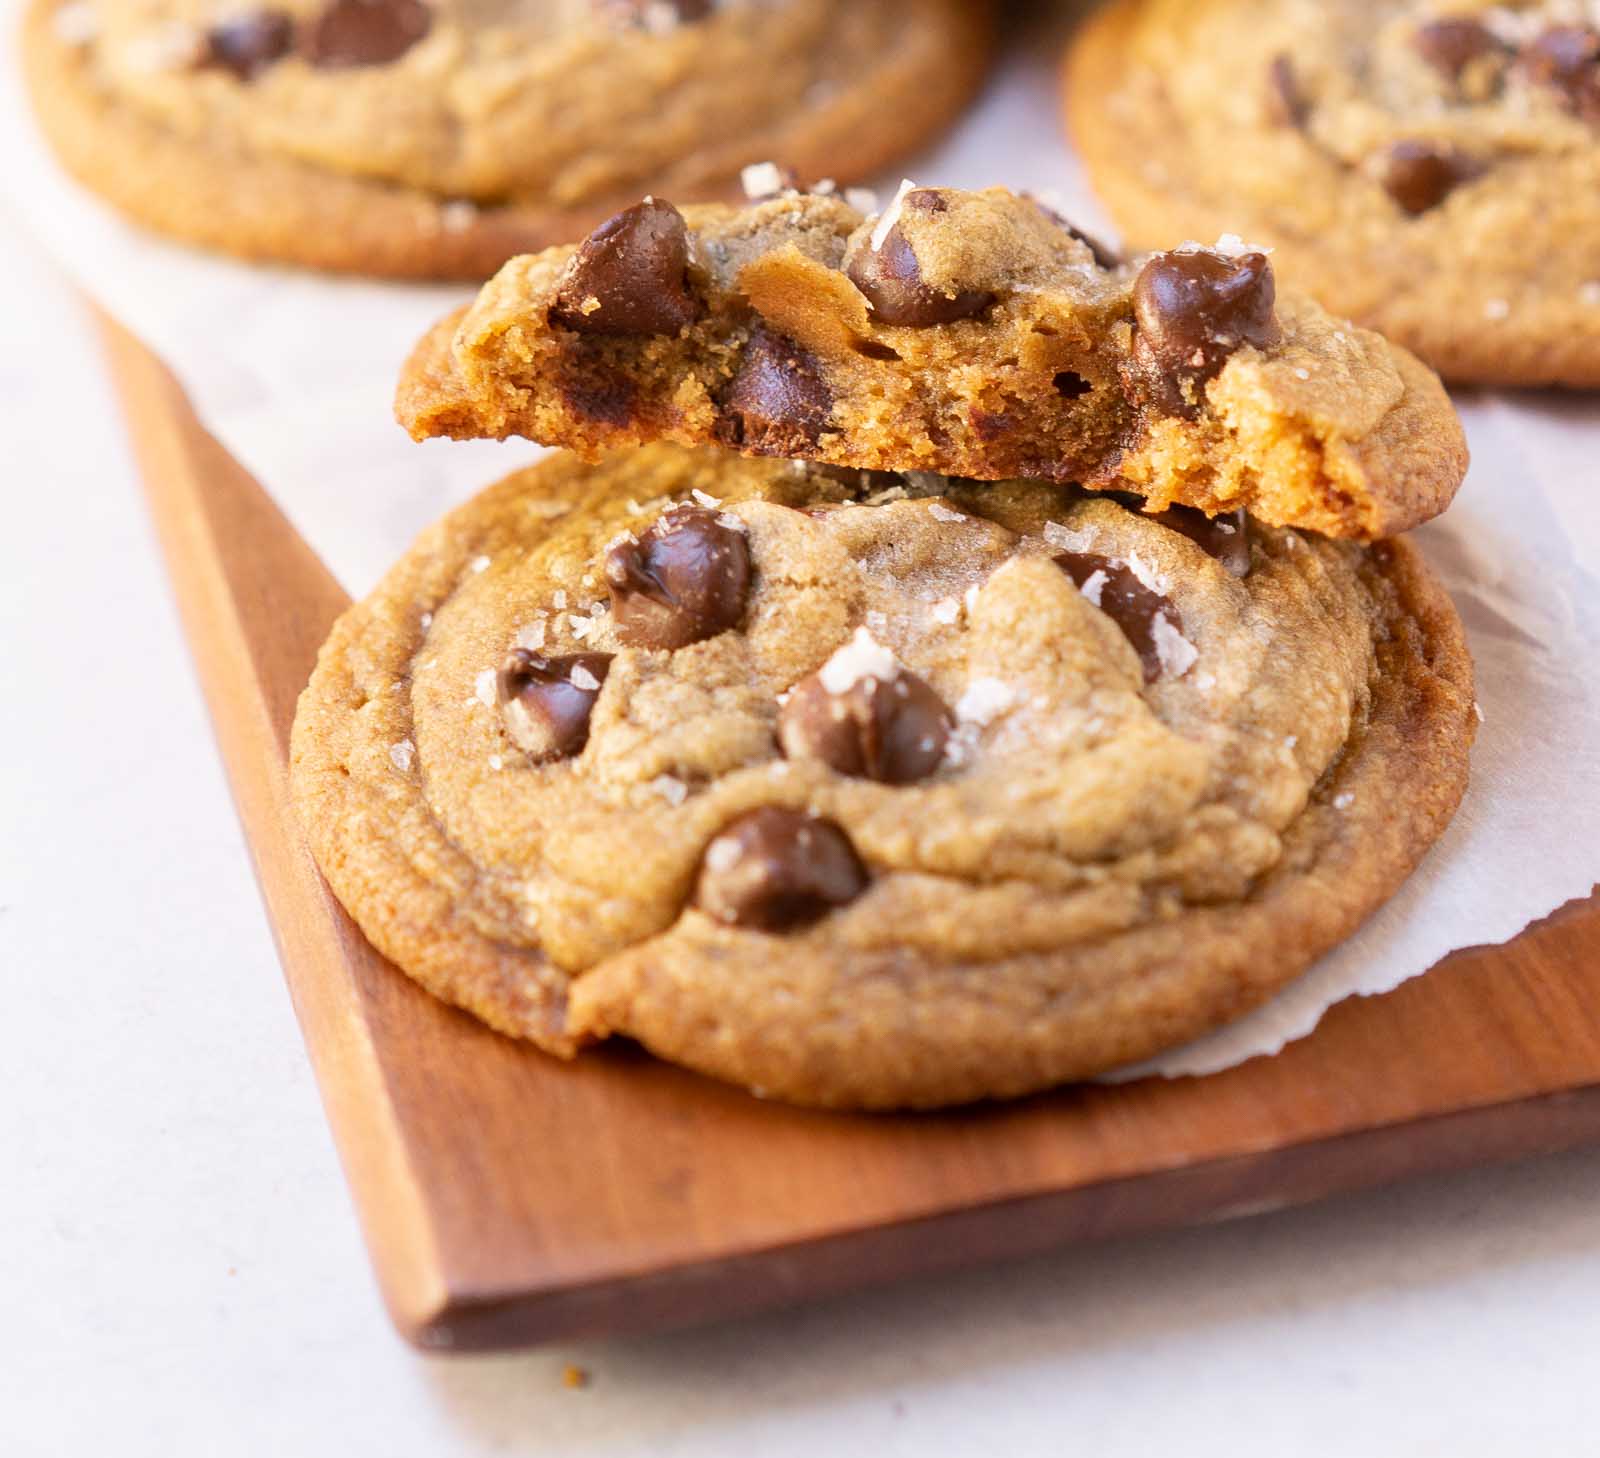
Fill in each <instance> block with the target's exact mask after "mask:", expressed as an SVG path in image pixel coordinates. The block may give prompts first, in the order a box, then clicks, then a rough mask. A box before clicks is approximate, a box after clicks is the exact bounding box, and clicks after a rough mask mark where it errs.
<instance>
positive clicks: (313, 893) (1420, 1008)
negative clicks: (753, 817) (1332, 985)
mask: <svg viewBox="0 0 1600 1458" xmlns="http://www.w3.org/2000/svg"><path fill="white" fill-rule="evenodd" d="M105 332H106V339H107V344H108V347H109V351H110V356H111V359H112V362H113V365H114V369H115V373H116V376H117V378H118V380H119V382H120V386H121V390H122V394H123V398H124V403H125V405H126V408H127V413H128V417H129V420H130V422H131V426H132V433H133V438H134V442H135V445H136V448H137V451H138V454H139V457H140V461H141V464H142V466H143V470H144V475H145V480H146V483H147V486H148V490H149V497H150V504H151V508H152V511H153V513H154V516H155V520H156V524H157V526H158V528H159V531H160V535H161V540H162V544H163V547H164V549H165V552H166V556H167V559H168V564H169V567H170V569H171V575H172V580H173V583H174V586H175V589H176V592H177V597H178V602H179V606H180V608H181V610H182V614H183V619H184V622H185V624H186V626H187V629H188V635H189V639H190V643H191V646H192V648H193V652H194V657H195V661H196V663H197V665H198V667H199V671H200V678H201V681H202V683H203V685H204V688H205V693H206V697H207V699H208V701H209V704H210V709H211V715H212V719H213V721H214V724H215V728H216V734H217V739H218V742H219V744H220V746H221V750H222V755H223V759H224V760H225V762H226V764H227V769H228V774H229V776H230V778H231V780H232V784H233V793H234V799H235V801H236V803H237V805H238V808H239V814H240V817H241V818H242V820H243V822H244V828H245V831H246V833H247V835H248V838H249V841H250V846H251V850H252V854H253V856H254V860H255V866H256V872H257V875H258V877H259V879H260V883H261V889H262V892H263V895H264V897H265V899H266V904H267V911H268V915H269V916H270V918H271V921H272V926H273V930H274V932H275V934H276V937H277V942H278V948H279V951H280V953H281V955H282V958H283V965H284V970H285V972H286V973H287V976H288V981H289V988H290V992H291V994H292V995H293V998H294V1004H295V1009H296V1012H297V1013H298V1015H299V1018H300V1024H301V1027H302V1029H303V1030H304V1033H305V1039H306V1043H307V1045H308V1047H309V1048H310V1051H311V1057H312V1061H313V1063H314V1064H315V1067H316V1073H317V1078H318V1080H319V1082H320V1085H321V1089H322V1096H323V1100H324V1102H325V1104H326V1107H327V1111H328V1117H329V1119H330V1120H331V1122H332V1125H333V1130H334V1134H335V1137H336V1139H337V1142H338V1146H339V1151H340V1154H341V1157H342V1159H343V1161H344V1166H345V1170H346V1173H347V1175H348V1178H349V1181H350V1185H351V1188H352V1190H353V1191H354V1193H355V1199H356V1205H357V1207H358V1210H359V1213H360V1218H361V1223H362V1226H363V1228H364V1230H365V1233H366V1238H367V1242H368V1245H369V1246H370V1248H371V1251H372V1257H373V1261H374V1263H375V1264H376V1267H377V1271H378V1277H379V1280H380V1283H381V1285H382V1288H383V1292H384V1295H385V1298H386V1300H387V1301H388V1304H389V1309H390V1310H391V1312H392V1313H393V1315H394V1320H395V1322H396V1324H397V1325H398V1326H399V1328H400V1330H401V1332H402V1333H404V1335H405V1336H406V1337H408V1338H409V1339H410V1340H412V1341H414V1342H416V1343H418V1344H419V1345H421V1346H425V1347H429V1348H460V1349H470V1348H478V1349H482V1348H494V1347H507V1346H513V1345H518V1344H524V1343H530V1342H537V1341H546V1340H550V1339H553V1338H558V1337H577V1336H590V1335H601V1334H608V1333H620V1332H631V1331H637V1330H641V1329H646V1328H653V1327H664V1326H669V1325H674V1324H681V1323H689V1322H695V1321H702V1320H706V1319H710V1318H714V1317H720V1316H727V1315H730V1314H734V1313H738V1312H745V1311H750V1310H753V1309H756V1308H759V1307H765V1306H772V1305H777V1304H781V1303H785V1302H792V1301H796V1300H800V1299H803V1298H808V1297H813V1296H817V1295H820V1294H822V1293H825V1292H830V1291H838V1290H842V1289H845V1288H848V1287H851V1286H857V1285H861V1284H864V1283H867V1282H875V1281H885V1280H889V1279H893V1278H898V1277H903V1276H909V1275H912V1274H916V1273H922V1272H929V1271H934V1270H938V1269H941V1268H946V1267H951V1266H955V1265H959V1264H965V1263H969V1262H976V1261H982V1260H989V1259H992V1258H996V1257H1001V1256H1008V1255H1015V1254H1020V1253H1023V1252H1028V1251H1034V1250H1039V1249H1042V1248H1044V1247H1047V1246H1052V1245H1056V1244H1059V1243H1062V1242H1065V1241H1071V1240H1082V1239H1085V1238H1089V1237H1093V1236H1098V1235H1103V1234H1111V1233H1121V1232H1126V1231H1129V1230H1134V1229H1142V1228H1151V1227H1155V1226H1161V1225H1174V1224H1178V1223H1182V1222H1190V1221H1202V1220H1217V1219H1222V1218H1226V1217H1229V1216H1234V1215H1243V1214H1247V1213H1252V1212H1256V1211H1261V1210H1269V1209H1273V1208H1276V1207H1279V1206H1283V1205H1288V1204H1292V1203H1295V1202H1299V1201H1306V1200H1312V1199H1315V1198H1318V1197H1319V1196H1323V1195H1327V1194H1330V1193H1332V1192H1334V1191H1338V1190H1348V1189H1354V1188H1357V1187H1359V1186H1363V1185H1371V1184H1375V1183H1378V1182H1380V1181H1384V1180H1389V1179H1393V1178H1396V1177H1399V1176H1402V1175H1408V1174H1413V1173H1416V1172H1418V1171H1423V1170H1434V1169H1444V1168H1449V1167H1452V1166H1458V1165H1465V1164H1469V1163H1474V1162H1477V1161H1480V1160H1489V1159H1500V1158H1508V1157H1512V1156H1517V1155H1522V1154H1528V1153H1531V1152H1534V1151H1540V1150H1554V1149H1559V1148H1563V1147H1566V1146H1569V1145H1573V1144H1576V1143H1579V1142H1580V1141H1583V1140H1587V1139H1596V1138H1600V897H1596V896H1591V897H1590V898H1589V899H1588V900H1586V901H1583V902H1574V903H1572V904H1570V905H1568V906H1567V907H1565V908H1563V909H1562V910H1561V911H1560V912H1558V913H1557V914H1555V915H1554V916H1552V917H1550V918H1549V919H1548V920H1546V921H1545V922H1542V923H1540V924H1539V925H1538V926H1536V927H1533V928H1531V929H1530V930H1529V931H1527V932H1525V933H1524V934H1523V935H1522V936H1520V937H1518V938H1517V939H1516V940H1515V941H1513V942H1511V943H1510V944H1508V945H1506V946H1503V947H1483V948H1476V949H1473V950H1469V951H1463V952H1458V953H1456V954H1454V955H1453V956H1451V957H1449V958H1447V959H1446V961H1445V962H1444V963H1443V964H1441V966H1440V967H1439V968H1438V969H1437V970H1436V971H1434V972H1433V973H1432V974H1431V975H1430V976H1428V977H1426V978H1418V979H1416V980H1413V981H1411V982H1408V983H1406V984H1405V985H1404V986H1402V987H1400V988H1399V989H1398V990H1396V991H1394V992H1392V993H1390V994H1388V995H1387V996H1385V997H1381V998H1366V999H1363V998H1356V999H1352V1000H1350V1001H1348V1002H1346V1003H1343V1004H1341V1005H1340V1006H1339V1007H1336V1008H1334V1009H1333V1010H1332V1011H1331V1012H1330V1013H1329V1014H1328V1016H1327V1017H1326V1018H1324V1019H1323V1022H1322V1025H1321V1026H1320V1027H1319V1028H1318V1029H1317V1031H1316V1033H1315V1034H1314V1035H1313V1036H1312V1037H1310V1038H1307V1039H1305V1040H1303V1041H1301V1042H1298V1043H1295V1044H1293V1045H1291V1046H1290V1047H1289V1048H1287V1049H1286V1050H1285V1051H1284V1052H1283V1053H1281V1054H1279V1055H1278V1056H1277V1057H1275V1058H1258V1059H1255V1060H1253V1061H1252V1062H1249V1063H1246V1064H1244V1065H1242V1066H1241V1067H1238V1068H1234V1069H1231V1070H1229V1071H1228V1072H1225V1073H1220V1074H1215V1075H1213V1076H1211V1077H1208V1078H1203V1079H1180V1080H1174V1081H1166V1080H1160V1079H1154V1080H1148V1081H1145V1082H1141V1083H1134V1084H1125V1085H1121V1086H1116V1087H1100V1086H1093V1087H1086V1088H1071V1089H1065V1090H1062V1091H1061V1092H1059V1093H1055V1094H1052V1095H1049V1096H1045V1097H1039V1098H1033V1099H1029V1100H1026V1101H1023V1102H1020V1103H1016V1104H1011V1105H1007V1106H1002V1107H985V1108H979V1109H974V1110H969V1111H965V1112H959V1113H953V1114H944V1115H918V1116H907V1117H892V1118H891V1117H881V1116H880V1117H845V1116H841V1115H836V1114H817V1113H807V1112H802V1111H798V1110H794V1109H789V1108H784V1107H781V1106H777V1105H773V1104H766V1103H762V1102H760V1101H758V1100H756V1099H754V1098H751V1097H749V1096H747V1095H745V1094H743V1093H740V1092H737V1091H735V1090H733V1089H729V1088H724V1087H722V1086H720V1085H718V1084H715V1083H713V1082H711V1081H709V1080H706V1079H702V1078H699V1077H697V1076H695V1075H693V1074H690V1073H686V1072H682V1071H680V1070H677V1069H674V1068H671V1067H668V1066H666V1065H664V1064H661V1063H658V1062H656V1061H654V1060H653V1059H651V1058H649V1057H647V1056H645V1055H644V1054H642V1053H639V1052H636V1051H635V1052H627V1051H613V1050H603V1051H599V1052H596V1053H592V1054H588V1055H586V1056H584V1057H583V1058H581V1059H579V1060H578V1061H577V1062H576V1063H575V1064H572V1065H564V1064H561V1063H559V1062H557V1061H556V1060H554V1059H552V1058H548V1057H545V1056H544V1055H542V1054H540V1053H539V1052H537V1051H536V1050H534V1049H532V1048H530V1047H527V1046H525V1045H520V1044H518V1043H515V1042H512V1041H511V1040H509V1039H506V1038H502V1037H499V1036H498V1035H496V1034H494V1033H491V1032H489V1031H488V1030H487V1029H485V1028H483V1027H481V1026H480V1025H479V1024H477V1023H475V1022H474V1021H473V1020H472V1019H470V1018H468V1017H467V1016H465V1015H464V1014H461V1013H458V1012H456V1011H454V1010H452V1009H450V1008H448V1007H445V1006H444V1005H443V1004H441V1003H438V1002H435V1001H434V1000H433V999H432V998H430V997H429V996H428V995H427V994H425V993H424V992H422V991H421V990H420V989H418V988H417V987H416V986H414V985H413V984H412V983H411V982H410V981H408V980H407V979H406V978H405V977H403V976H401V975H400V974H399V973H397V972H396V971H395V970H394V969H393V968H392V967H391V966H390V965H389V964H388V963H386V962H385V961H384V960H383V959H382V958H381V957H380V956H379V955H378V954H377V953H376V952H374V951H373V950H372V949H371V948H370V947H369V946H368V945H367V943H366V942H365V941H364V940H363V939H362V937H361V934H360V933H359V932H358V931H357V930H356V929H355V927H354V925H353V924H352V923H351V922H350V920H349V919H348V918H347V917H346V916H345V914H344V912H343V911H342V910H341V908H340V907H339V905H338V903H337V902H336V901H335V900H334V899H333V897H332V895H331V894H330V893H329V891H328V889H327V887H326V886H325V885H324V884H323V882H322V880H321V878H320V876H319V875H318V874H317V871H316V868H315V867H314V866H313V864H312V862H311V860H310V857H309V856H308V854H307V852H306V850H305V848H304V847H303V846H302V844H301V842H300V839H299V837H298V835H297V833H296V831H295V829H294V823H293V820H292V817H291V815H290V807H289V803H288V789H287V775H286V757H287V752H288V741H289V724H290V720H291V718H292V716H293V713H294V706H295V699H296V696H297V695H298V693H299V691H300V688H301V685H302V684H304V682H305V680H306V678H307V675H308V674H309V673H310V670H311V666H312V662H313V660H314V658H315V656H316V651H317V648H318V645H319V644H320V643H321V641H322V639H323V637H324V635H325V634H326V632H327V630H328V627H329V625H330V624H331V623H332V621H333V619H334V618H335V616H336V615H337V614H338V613H339V612H340V611H341V610H342V609H343V608H344V606H345V604H346V602H347V600H348V599H347V598H346V596H345V594H344V592H343V591H342V590H341V589H340V587H339V586H338V584H337V583H336V582H335V581H334V579H333V578H332V576H330V575H329V573H328V571H327V569H326V568H324V567H323V565H322V564H321V562H319V561H318V560H317V558H316V557H315V556H314V555H313V554H312V552H311V550H310V548H309V547H308V546H307V545H306V544H305V542H304V541H303V540H302V539H301V538H300V537H299V536H298V535H297V534H296V533H295V531H294V530H293V528H292V527H290V525H289V523H288V522H287V521H286V520H285V519H284V518H283V516H282V515H281V514H280V513H279V512H278V510H277V508H276V507H275V506H274V505H273V503H272V502H271V501H270V500H269V499H268V497H267V496H266V494H265V493H264V492H263V491H262V490H261V488H260V487H259V486H258V485H257V484H256V483H255V482H254V481H253V480H252V479H251V478H250V477H249V476H248V475H247V474H246V473H245V472H244V470H243V469H242V468H241V467H240V466H239V465H238V464H237V463H236V462H234V461H233V460H232V459H231V458H230V457H229V456H228V455H227V454H226V453H225V452H224V451H223V450H222V448H221V447H220V446H219V445H218V444H217V443H216V442H215V441H214V440H213V439H212V438H211V437H210V436H208V435H207V434H206V433H205V431H204V430H203V429H202V428H201V427H200V425H199V424H198V422H197V421H196V420H195V418H194V415H193V413H192V411H191V410H190V409H189V406H188V404H187V402H186V401H185V399H184V397H183V394H182V392H181V391H180V390H179V388H178V386H177V384H176V383H175V382H174V380H173V379H172V378H171V376H170V375H168V374H167V372H166V371H165V369H164V368H163V367H162V366H161V365H160V364H159V363H158V362H157V361H156V360H155V359H154V358H152V357H151V356H150V355H149V354H147V353H146V352H145V351H144V350H143V349H142V348H141V347H140V346H139V345H138V344H136V343H135V342H134V341H133V340H132V339H131V338H130V337H129V336H128V335H127V334H125V333H123V332H122V331H121V330H120V329H118V328H117V327H116V326H114V325H109V324H108V325H107V326H106V331H105Z"/></svg>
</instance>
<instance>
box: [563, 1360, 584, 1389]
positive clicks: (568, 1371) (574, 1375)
mask: <svg viewBox="0 0 1600 1458" xmlns="http://www.w3.org/2000/svg"><path fill="white" fill-rule="evenodd" d="M561 1385H562V1386H563V1387H571V1388H579V1387H587V1386H588V1385H589V1369H588V1368H587V1367H580V1366H578V1364H577V1363H576V1362H568V1363H567V1365H566V1366H565V1367H563V1368H562V1369H561Z"/></svg>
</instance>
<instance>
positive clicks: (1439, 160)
mask: <svg viewBox="0 0 1600 1458" xmlns="http://www.w3.org/2000/svg"><path fill="white" fill-rule="evenodd" d="M1482 171H1483V168H1482V167H1481V166H1480V165H1479V164H1478V163H1477V162H1474V161H1473V160H1472V159H1471V158H1470V157H1463V156H1462V155H1461V154H1460V153H1459V152H1451V151H1446V150H1444V149H1442V148H1439V147H1435V146H1434V145H1433V144H1432V143H1431V142H1415V141H1409V140H1408V141H1399V142H1394V143H1391V144H1390V147H1389V150H1388V151H1387V152H1386V153H1385V154H1384V157H1383V172H1382V179H1383V187H1384V191H1385V192H1387V193H1388V194H1389V196H1390V197H1392V198H1393V199H1394V200H1395V201H1396V202H1397V203H1399V204H1400V206H1401V207H1402V208H1403V209H1404V210H1405V211H1406V212H1408V213H1410V214H1411V215H1412V216H1413V217H1415V216H1416V215H1417V214H1419V213H1425V212H1427V211H1428V209H1429V208H1433V207H1437V206H1438V205H1439V204H1440V203H1442V202H1443V201H1444V200H1445V198H1446V197H1448V196H1449V195H1450V193H1452V192H1453V191H1454V190H1455V189H1456V188H1457V187H1459V186H1460V185H1461V184H1462V183H1463V182H1466V181H1468V180H1470V179H1471V178H1474V177H1476V176H1478V174H1479V173H1480V172H1482Z"/></svg>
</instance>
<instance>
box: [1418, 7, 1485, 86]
mask: <svg viewBox="0 0 1600 1458" xmlns="http://www.w3.org/2000/svg"><path fill="white" fill-rule="evenodd" d="M1412 44H1413V45H1415V46H1416V48H1417V54H1418V55H1420V56H1421V57H1422V59H1423V60H1425V61H1426V62H1427V63H1428V64H1429V65H1430V66H1432V67H1433V69H1434V70H1435V71H1437V72H1439V74H1440V75H1442V76H1448V77H1449V78H1450V79H1451V80H1452V81H1455V80H1458V79H1459V78H1460V76H1461V73H1462V72H1463V71H1465V70H1466V69H1467V67H1468V66H1469V65H1471V64H1472V62H1473V61H1475V60H1477V59H1478V57H1479V56H1492V55H1496V54H1499V53H1501V52H1503V51H1504V49H1505V47H1504V46H1502V45H1501V43H1500V41H1499V39H1498V38H1497V37H1496V36H1495V33H1494V32H1493V31H1492V30H1490V29H1489V27H1488V26H1486V25H1484V24H1483V23H1482V22H1481V21H1477V20H1473V19H1472V18H1471V17H1470V16H1466V15H1447V16H1445V17H1443V18H1442V19H1440V20H1430V21H1429V22H1428V23H1427V24H1426V25H1424V26H1421V27H1419V28H1418V30H1417V33H1416V34H1415V35H1414V36H1413V37H1412Z"/></svg>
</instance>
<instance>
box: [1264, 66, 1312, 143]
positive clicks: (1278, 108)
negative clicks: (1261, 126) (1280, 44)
mask: <svg viewBox="0 0 1600 1458" xmlns="http://www.w3.org/2000/svg"><path fill="white" fill-rule="evenodd" d="M1267 111H1268V112H1269V113H1270V114H1271V117H1272V119H1273V121H1275V122H1277V123H1278V125H1279V126H1283V127H1303V126H1304V125H1305V124H1306V118H1307V117H1308V116H1309V115H1310V114H1311V105H1310V103H1309V102H1308V101H1307V100H1306V97H1305V93H1304V92H1303V91H1302V90H1301V89H1300V78H1299V77H1298V76H1297V75H1296V74H1295V69H1294V62H1293V61H1291V60H1290V59H1289V57H1288V56H1286V55H1283V54H1282V53H1280V54H1278V55H1276V56H1274V57H1273V58H1272V61H1271V64H1270V65H1268V67H1267Z"/></svg>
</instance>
